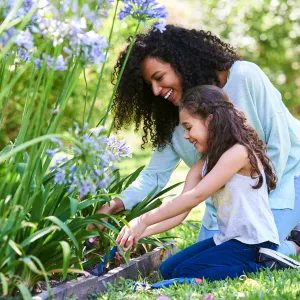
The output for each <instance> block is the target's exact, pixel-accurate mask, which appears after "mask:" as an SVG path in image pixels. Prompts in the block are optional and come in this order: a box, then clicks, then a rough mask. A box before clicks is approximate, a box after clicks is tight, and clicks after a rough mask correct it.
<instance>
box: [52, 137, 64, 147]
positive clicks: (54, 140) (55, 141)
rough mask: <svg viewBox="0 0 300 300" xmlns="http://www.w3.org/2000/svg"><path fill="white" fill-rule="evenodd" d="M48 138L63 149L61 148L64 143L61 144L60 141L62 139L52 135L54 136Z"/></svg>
mask: <svg viewBox="0 0 300 300" xmlns="http://www.w3.org/2000/svg"><path fill="white" fill-rule="evenodd" d="M50 140H51V142H53V143H58V144H59V147H60V149H63V148H64V145H63V143H62V141H61V140H60V139H58V138H55V137H54V138H51V139H50Z"/></svg>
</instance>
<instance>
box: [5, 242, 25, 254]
mask: <svg viewBox="0 0 300 300" xmlns="http://www.w3.org/2000/svg"><path fill="white" fill-rule="evenodd" d="M8 245H9V246H10V247H11V248H12V249H13V250H14V251H15V252H16V253H17V254H18V255H19V256H22V255H23V254H22V251H21V249H20V246H19V245H18V244H17V243H15V242H14V241H13V240H9V242H8Z"/></svg>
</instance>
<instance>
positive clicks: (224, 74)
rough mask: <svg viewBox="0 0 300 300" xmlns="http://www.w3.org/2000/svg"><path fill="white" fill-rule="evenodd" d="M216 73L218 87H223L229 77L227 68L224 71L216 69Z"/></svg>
mask: <svg viewBox="0 0 300 300" xmlns="http://www.w3.org/2000/svg"><path fill="white" fill-rule="evenodd" d="M217 75H218V78H219V81H220V88H223V87H224V85H225V84H226V83H227V79H228V77H229V69H228V70H225V71H217Z"/></svg>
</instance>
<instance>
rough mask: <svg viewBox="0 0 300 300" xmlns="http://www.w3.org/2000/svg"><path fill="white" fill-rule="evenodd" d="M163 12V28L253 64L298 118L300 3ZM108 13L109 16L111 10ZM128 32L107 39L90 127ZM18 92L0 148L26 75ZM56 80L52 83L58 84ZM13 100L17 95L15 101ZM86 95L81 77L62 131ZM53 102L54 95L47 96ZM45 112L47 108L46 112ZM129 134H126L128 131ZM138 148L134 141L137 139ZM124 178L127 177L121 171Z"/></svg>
mask: <svg viewBox="0 0 300 300" xmlns="http://www.w3.org/2000/svg"><path fill="white" fill-rule="evenodd" d="M159 3H161V4H164V5H165V6H166V7H167V11H168V19H167V23H169V24H170V23H173V24H177V25H183V26H186V27H188V28H197V29H203V30H210V31H211V32H212V33H214V34H217V35H218V36H220V37H221V38H222V39H223V40H225V41H227V42H229V43H231V44H232V45H233V46H235V47H236V48H237V49H238V51H239V53H240V54H241V55H242V57H243V58H244V59H245V60H249V61H252V62H254V63H256V64H258V65H259V66H260V67H261V68H262V69H263V71H264V72H265V73H266V74H267V75H268V77H269V78H270V80H271V81H272V83H273V84H274V85H275V86H276V87H277V88H278V89H279V91H280V92H281V93H282V95H283V101H284V102H285V104H286V105H287V107H288V108H289V109H290V110H291V112H292V113H293V114H294V115H295V116H297V117H298V118H299V117H300V75H299V69H300V62H299V57H300V55H299V54H300V25H299V18H300V2H299V1H296V0H288V1H286V0H253V1H247V0H181V1H176V5H174V1H172V0H159ZM111 13H112V11H111ZM110 20H111V18H110V17H108V18H107V21H106V22H105V23H104V26H103V27H102V29H101V32H100V34H103V35H104V36H108V31H109V28H110V25H111V24H110V23H109V22H110ZM141 27H142V26H141ZM132 32H133V23H130V22H128V21H126V22H125V21H124V22H118V24H117V26H116V27H115V32H114V35H113V41H112V47H111V50H112V51H110V55H109V58H108V62H107V68H106V72H105V74H104V80H103V81H104V83H103V84H102V86H101V88H100V90H99V92H98V98H97V102H96V111H95V112H94V114H93V118H92V123H91V124H92V125H95V124H96V123H97V122H98V121H99V119H100V117H101V116H103V113H104V110H105V107H106V105H107V103H108V98H109V96H110V95H111V90H112V85H111V84H110V76H111V71H112V70H113V66H114V63H115V62H116V59H117V56H118V53H119V52H120V51H121V50H122V49H123V48H124V46H125V43H126V38H127V37H128V36H129V35H130V34H132ZM99 72H100V67H99V69H98V70H95V69H93V68H90V69H88V70H87V74H86V75H87V95H88V99H89V101H90V102H91V101H92V99H90V98H89V96H90V97H91V95H93V93H94V91H95V89H96V84H97V78H98V76H99ZM23 76H24V80H23V82H24V88H21V89H20V90H19V91H18V93H14V95H15V96H14V97H13V98H11V99H10V100H9V113H8V114H7V116H6V119H5V120H4V126H3V127H2V130H1V132H0V149H1V148H2V147H3V146H4V145H5V144H7V143H8V142H9V140H13V139H14V138H15V136H16V134H17V132H18V128H19V126H20V124H19V122H20V120H21V118H20V116H21V114H22V107H23V105H22V104H23V102H24V98H25V92H26V88H25V87H26V86H28V84H29V82H27V81H26V78H29V76H28V74H27V73H25V74H24V75H23ZM62 76H63V73H62V74H61V76H57V78H56V82H57V83H59V82H61V80H62ZM16 95H17V96H16ZM85 95H86V84H85V81H84V78H83V76H82V77H81V79H80V84H79V85H77V86H76V88H75V89H74V91H73V93H72V95H71V99H70V102H69V106H68V108H67V110H66V114H65V118H64V121H63V122H62V124H61V126H62V130H65V129H66V128H67V126H68V125H67V124H70V122H71V123H73V121H77V122H80V121H81V120H80V118H81V114H80V113H79V112H80V111H81V110H82V106H83V105H84V99H85ZM52 97H53V102H54V100H55V97H56V95H55V94H53V95H52ZM49 109H50V108H49ZM131 132H132V131H131ZM138 143H140V139H139V140H138ZM126 173H127V172H126Z"/></svg>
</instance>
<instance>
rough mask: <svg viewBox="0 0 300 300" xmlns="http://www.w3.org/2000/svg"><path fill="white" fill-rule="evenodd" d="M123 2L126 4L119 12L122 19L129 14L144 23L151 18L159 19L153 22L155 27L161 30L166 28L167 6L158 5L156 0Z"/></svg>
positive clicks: (124, 0) (129, 0)
mask: <svg viewBox="0 0 300 300" xmlns="http://www.w3.org/2000/svg"><path fill="white" fill-rule="evenodd" d="M122 2H124V4H125V6H124V8H123V9H122V10H121V11H120V12H119V14H118V18H119V19H120V20H123V19H124V18H126V17H127V16H129V17H132V18H134V19H137V20H139V21H142V22H144V23H145V22H146V21H147V20H150V19H158V20H159V22H156V23H154V24H153V26H154V28H155V29H156V30H159V31H160V32H163V31H164V30H166V29H165V26H166V22H165V20H166V18H167V11H166V8H165V6H158V5H159V3H158V2H157V1H156V0H123V1H122Z"/></svg>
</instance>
